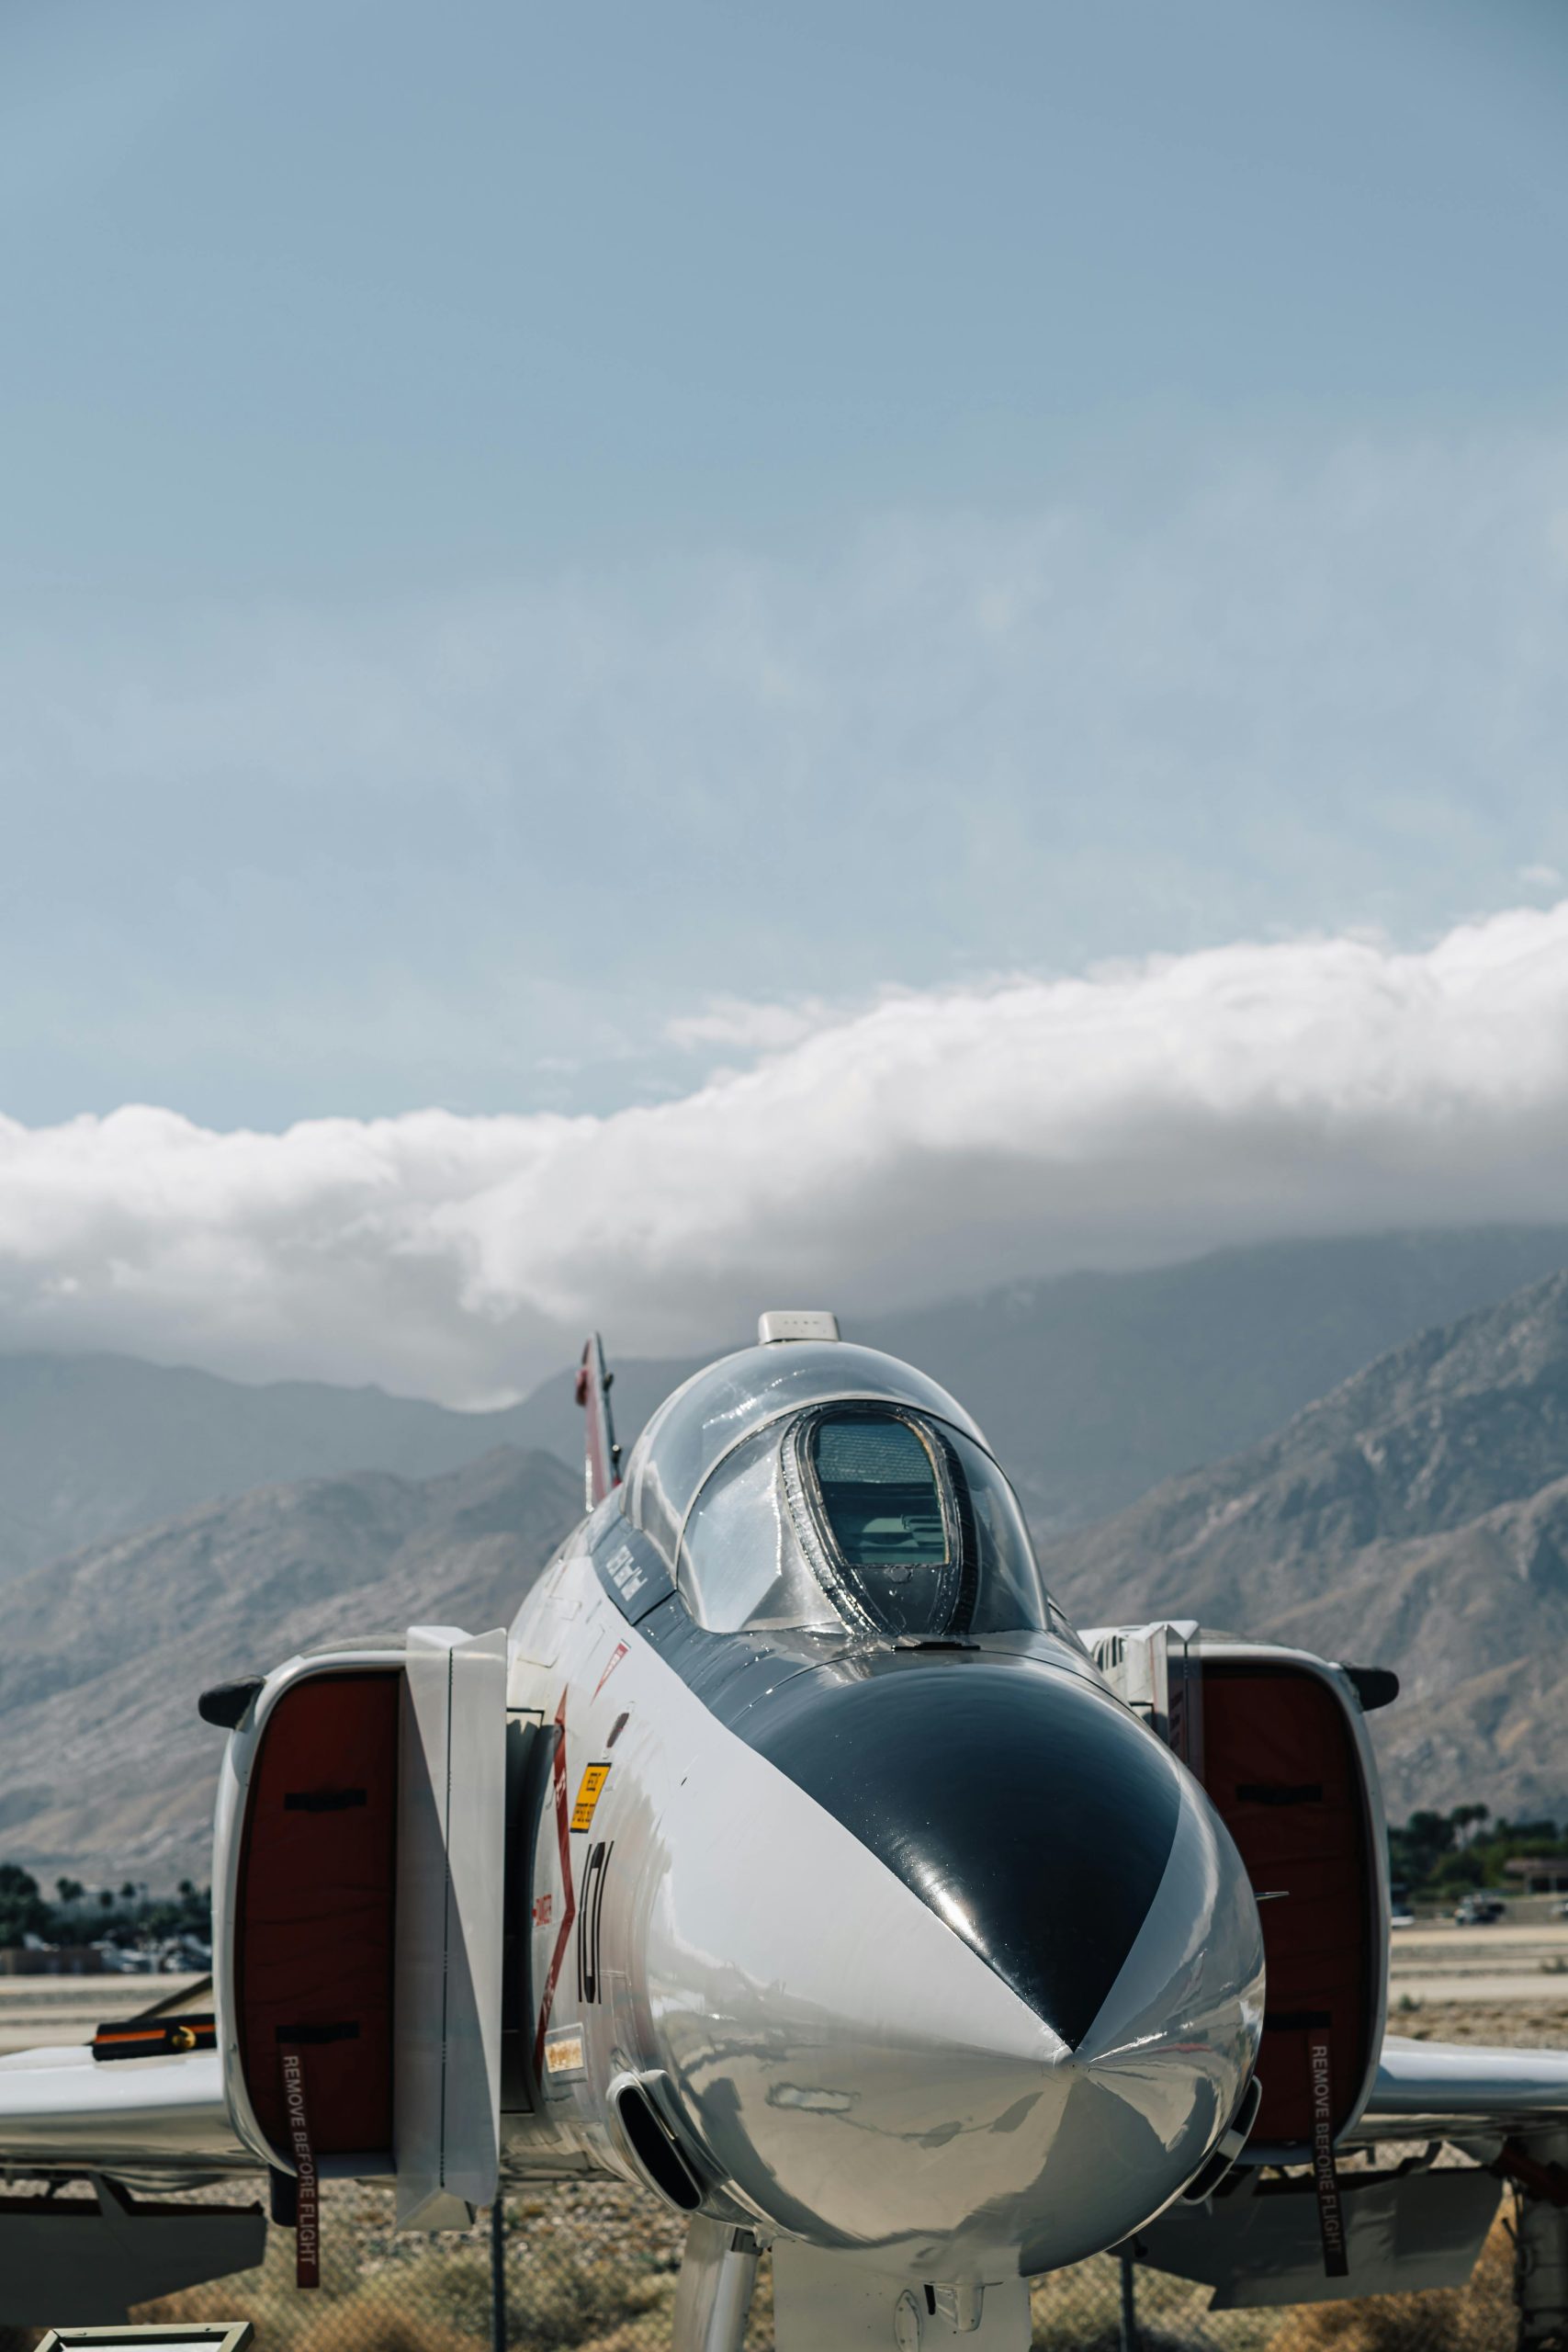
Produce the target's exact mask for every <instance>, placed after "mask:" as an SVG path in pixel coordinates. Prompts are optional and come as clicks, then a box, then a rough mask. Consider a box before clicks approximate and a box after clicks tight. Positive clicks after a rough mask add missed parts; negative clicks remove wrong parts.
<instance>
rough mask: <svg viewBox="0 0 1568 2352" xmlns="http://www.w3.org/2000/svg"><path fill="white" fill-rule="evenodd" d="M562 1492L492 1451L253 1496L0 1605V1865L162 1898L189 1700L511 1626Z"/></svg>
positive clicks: (204, 1738) (191, 1718)
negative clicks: (407, 1472) (381, 1648)
mask: <svg viewBox="0 0 1568 2352" xmlns="http://www.w3.org/2000/svg"><path fill="white" fill-rule="evenodd" d="M581 1510H582V1486H581V1479H579V1478H577V1477H575V1476H573V1475H572V1473H571V1472H570V1470H568V1469H567V1468H566V1466H565V1464H562V1463H559V1462H558V1461H556V1460H555V1458H554V1456H553V1455H550V1454H547V1453H521V1452H519V1451H518V1450H517V1449H515V1448H513V1447H502V1448H498V1449H497V1450H496V1451H494V1452H493V1453H488V1454H486V1455H484V1456H482V1457H481V1459H480V1460H479V1461H478V1462H471V1463H468V1464H464V1466H463V1467H462V1468H461V1469H459V1470H456V1471H448V1472H445V1473H443V1474H442V1475H441V1476H438V1477H434V1478H427V1479H423V1480H414V1479H407V1478H399V1477H394V1476H391V1475H390V1474H389V1472H387V1471H362V1472H359V1473H357V1474H355V1475H354V1476H348V1477H343V1478H314V1479H308V1480H306V1481H304V1482H302V1483H300V1484H299V1485H294V1486H287V1487H263V1488H261V1489H260V1490H259V1491H257V1492H255V1493H254V1494H249V1495H244V1496H242V1497H241V1498H239V1499H238V1500H237V1501H233V1502H221V1503H209V1504H207V1505H205V1506H204V1507H203V1508H202V1509H201V1510H196V1511H192V1512H190V1513H189V1514H188V1515H187V1516H186V1517H185V1518H183V1519H180V1520H176V1521H173V1522H171V1523H169V1524H166V1525H164V1526H160V1527H154V1528H149V1529H145V1530H143V1531H141V1532H140V1533H138V1534H135V1535H130V1536H124V1537H121V1538H119V1539H118V1541H116V1542H113V1543H109V1544H97V1545H95V1546H93V1547H92V1548H90V1549H89V1550H86V1551H85V1552H81V1553H78V1554H77V1555H75V1556H74V1557H73V1558H72V1559H69V1560H65V1561H60V1562H52V1563H51V1564H50V1565H49V1566H45V1567H42V1568H35V1569H34V1570H32V1571H31V1573H30V1574H28V1575H26V1576H22V1577H15V1578H13V1579H12V1581H11V1582H10V1583H9V1584H8V1585H6V1586H5V1587H3V1588H0V1852H3V1853H4V1854H5V1855H6V1856H7V1857H10V1858H13V1859H15V1858H25V1859H26V1860H28V1863H29V1864H30V1865H31V1866H32V1867H33V1868H35V1869H38V1870H39V1871H44V1872H46V1873H51V1872H52V1871H55V1870H57V1869H58V1870H61V1871H67V1870H68V1871H71V1872H72V1873H73V1875H76V1876H79V1877H86V1878H89V1879H91V1880H93V1881H94V1882H95V1883H96V1882H100V1881H102V1882H113V1883H116V1884H118V1882H119V1880H120V1879H121V1878H123V1877H126V1876H130V1877H131V1878H133V1879H137V1880H142V1879H145V1880H146V1881H147V1882H148V1883H151V1884H152V1885H154V1886H166V1885H172V1884H173V1883H175V1880H176V1879H178V1878H180V1877H181V1876H183V1875H185V1874H186V1873H187V1872H188V1873H189V1874H191V1875H192V1876H194V1877H197V1878H198V1879H203V1880H204V1879H205V1878H206V1877H207V1875H208V1872H209V1868H210V1838H211V1826H212V1803H213V1791H214V1786H215V1783H216V1779H217V1770H218V1759H219V1757H220V1753H221V1750H222V1741H223V1735H222V1733H221V1732H218V1731H214V1730H213V1729H212V1728H211V1726H210V1725H209V1724H204V1723H203V1722H202V1721H201V1720H200V1718H199V1717H198V1715H197V1711H196V1702H197V1697H198V1695H199V1694H200V1692H201V1691H204V1690H205V1689H207V1688H208V1687H209V1685H210V1684H212V1683H214V1682H220V1681H223V1680H225V1679H227V1678H229V1677H230V1676H232V1675H237V1674H243V1673H246V1672H251V1673H254V1672H265V1669H266V1668H268V1667H271V1666H275V1665H276V1664H277V1663H278V1661H279V1660H280V1659H282V1658H286V1657H289V1656H291V1655H292V1654H293V1653H294V1652H295V1651H297V1650H302V1649H310V1648H313V1647H315V1646H316V1645H319V1644H321V1643H325V1642H333V1641H342V1640H345V1639H348V1638H350V1637H354V1638H361V1637H363V1636H365V1635H367V1634H368V1635H374V1634H381V1633H400V1632H401V1631H402V1629H403V1628H404V1627H406V1626H408V1625H411V1624H433V1623H434V1624H443V1623H446V1624H452V1623H456V1624H459V1625H465V1626H467V1627H468V1629H469V1630H470V1631H471V1632H473V1633H482V1632H485V1631H487V1630H488V1629H489V1628H490V1627H491V1626H494V1625H504V1624H508V1623H510V1622H511V1620H512V1618H513V1615H514V1614H515V1612H516V1610H517V1607H518V1604H519V1602H520V1601H521V1600H522V1598H523V1596H524V1594H525V1592H526V1591H527V1589H528V1588H529V1586H530V1584H531V1583H532V1582H533V1580H534V1578H535V1577H536V1576H537V1574H538V1572H539V1570H540V1569H541V1568H542V1567H543V1566H544V1564H545V1562H546V1561H547V1559H548V1558H549V1556H550V1554H551V1553H552V1552H553V1551H554V1549H555V1547H556V1545H557V1544H558V1543H559V1541H560V1539H561V1537H562V1536H563V1535H564V1534H565V1533H566V1532H567V1531H568V1529H570V1527H571V1526H572V1525H573V1524H574V1523H575V1521H577V1519H578V1518H579V1517H580V1516H581Z"/></svg>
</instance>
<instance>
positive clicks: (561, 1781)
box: [534, 1691, 577, 2083]
mask: <svg viewBox="0 0 1568 2352" xmlns="http://www.w3.org/2000/svg"><path fill="white" fill-rule="evenodd" d="M556 1729H557V1730H558V1732H559V1734H560V1737H559V1738H558V1740H557V1742H556V1753H555V1761H554V1764H553V1765H552V1767H551V1771H550V1778H551V1781H552V1782H553V1784H554V1788H555V1798H556V1838H557V1840H558V1844H559V1846H560V1876H561V1885H562V1887H563V1889H564V1890H565V1894H566V1906H565V1908H564V1910H563V1911H562V1913H561V1920H560V1933H559V1934H558V1936H557V1938H556V1948H555V1951H554V1952H553V1953H552V1955H551V1958H550V1973H549V1974H548V1976H547V1977H546V1979H545V1997H544V1999H543V2000H542V2001H541V2002H540V2004H539V2030H538V2034H537V2036H536V2039H535V2042H534V2073H535V2075H536V2079H537V2080H538V2081H539V2082H540V2083H543V2081H544V2079H545V2028H546V2027H547V2025H548V2023H549V2021H550V2005H551V2003H552V2002H553V2001H554V1999H555V1997H556V1985H557V1984H558V1981H559V1977H560V1971H561V1962H562V1961H563V1960H564V1959H565V1958H566V1947H567V1942H568V1939H569V1938H570V1934H571V1926H572V1921H573V1920H574V1919H575V1918H576V1917H577V1890H576V1889H575V1887H574V1886H573V1885H572V1883H571V1817H570V1809H569V1807H568V1804H567V1801H566V1692H565V1691H562V1692H561V1694H560V1705H559V1706H558V1708H557V1709H556Z"/></svg>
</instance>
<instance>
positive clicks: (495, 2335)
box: [490, 2182, 506, 2352]
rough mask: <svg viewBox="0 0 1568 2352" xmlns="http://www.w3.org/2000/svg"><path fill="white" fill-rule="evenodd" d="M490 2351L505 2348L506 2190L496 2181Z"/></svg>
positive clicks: (491, 2267)
mask: <svg viewBox="0 0 1568 2352" xmlns="http://www.w3.org/2000/svg"><path fill="white" fill-rule="evenodd" d="M490 2341H491V2352H506V2193H505V2191H504V2189H502V2187H501V2185H500V2183H499V2182H498V2183H497V2185H496V2191H495V2202H494V2204H493V2205H492V2206H491V2209H490Z"/></svg>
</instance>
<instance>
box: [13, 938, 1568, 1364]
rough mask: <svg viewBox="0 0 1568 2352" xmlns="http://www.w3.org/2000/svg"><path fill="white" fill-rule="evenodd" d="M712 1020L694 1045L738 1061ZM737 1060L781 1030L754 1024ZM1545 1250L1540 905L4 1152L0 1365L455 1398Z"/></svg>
mask: <svg viewBox="0 0 1568 2352" xmlns="http://www.w3.org/2000/svg"><path fill="white" fill-rule="evenodd" d="M745 1027H746V1024H745V1023H744V1022H743V1021H742V1019H741V1017H740V1013H739V1009H738V1008H737V1007H735V1006H734V1005H732V1004H726V1005H724V1006H722V1007H721V1008H719V1009H718V1011H717V1012H716V1016H715V1029H714V1033H713V1034H714V1035H715V1038H716V1039H717V1038H719V1037H728V1036H732V1035H735V1034H736V1033H737V1031H738V1029H744V1028H745ZM750 1034H751V1035H755V1036H761V1037H763V1038H766V1037H768V1036H770V1035H789V1030H788V1025H787V1023H776V1024H770V1023H769V1022H768V1021H767V1020H766V1019H765V1018H761V1017H759V1019H758V1020H757V1021H756V1022H754V1023H752V1024H751V1027H750ZM1559 1216H1565V1217H1568V901H1565V902H1564V903H1562V904H1561V905H1559V906H1557V907H1555V908H1552V909H1551V910H1547V911H1544V912H1542V911H1536V910H1518V911H1515V912H1510V913H1506V914H1501V915H1497V916H1495V917H1493V918H1491V919H1489V920H1487V921H1485V922H1477V923H1474V924H1471V925H1467V926H1464V927H1462V928H1460V929H1457V930H1454V931H1452V932H1450V933H1449V934H1448V935H1447V936H1446V937H1444V938H1442V939H1441V940H1440V941H1439V942H1438V944H1436V945H1435V946H1433V947H1431V948H1430V949H1428V950H1427V951H1426V952H1423V953H1418V954H1409V953H1399V952H1395V951H1394V950H1393V949H1391V948H1389V947H1388V946H1386V945H1383V944H1379V943H1377V942H1375V941H1368V940H1361V939H1355V938H1322V939H1313V940H1307V941H1302V942H1297V943H1293V944H1262V945H1254V944H1240V945H1235V946H1229V947H1224V948H1220V949H1214V950H1212V951H1207V952H1203V953H1199V954H1193V955H1190V956H1175V957H1165V958H1158V959H1154V960H1150V961H1146V962H1143V963H1139V964H1136V965H1129V966H1126V967H1115V968H1100V969H1096V970H1093V971H1091V972H1089V973H1088V974H1086V975H1085V976H1083V977H1081V978H1072V979H1066V980H1039V979H1032V978H1020V979H1016V980H1010V981H1002V982H998V983H996V984H993V985H989V986H987V987H984V988H976V989H947V990H942V991H930V992H918V991H910V992H908V993H904V994H901V995H897V996H890V997H887V998H886V999H884V1000H883V1001H880V1002H879V1003H877V1004H875V1005H874V1007H873V1008H872V1009H870V1010H868V1011H863V1012H857V1013H852V1014H841V1015H839V1016H836V1017H835V1016H832V1015H828V1014H822V1013H820V1012H818V1015H817V1016H816V1025H814V1026H813V1027H812V1028H811V1029H810V1031H809V1033H808V1034H807V1035H804V1036H798V1037H796V1038H795V1041H794V1042H791V1043H787V1044H784V1045H783V1046H781V1047H780V1048H779V1049H778V1050H776V1051H773V1052H772V1053H771V1054H769V1055H768V1056H767V1057H766V1058H764V1059H762V1060H761V1062H759V1063H758V1064H757V1065H756V1066H755V1067H754V1068H752V1069H749V1070H746V1071H743V1072H739V1073H732V1072H726V1073H723V1074H721V1075H718V1076H716V1077H714V1078H713V1079H711V1080H709V1082H708V1083H706V1084H705V1085H704V1086H702V1087H700V1088H698V1089H697V1090H696V1091H693V1092H691V1093H689V1094H687V1095H685V1096H684V1097H683V1098H682V1099H681V1100H678V1101H673V1102H668V1103H660V1104H658V1105H655V1106H652V1107H637V1108H630V1109H624V1110H620V1111H617V1112H615V1113H613V1114H609V1115H606V1116H603V1117H593V1116H586V1115H582V1116H570V1117H569V1116H563V1115H555V1114H549V1115H536V1116H527V1117H518V1116H513V1117H479V1116H475V1117H465V1116H461V1115H457V1114H452V1113H448V1112H442V1111H420V1112H413V1113H410V1114H406V1115H403V1116H400V1117H396V1118H389V1119H382V1120H367V1121H357V1120H351V1119H321V1120H312V1121H310V1122H306V1123H303V1124H300V1125H296V1126H294V1127H292V1128H290V1129H288V1130H287V1131H286V1132H284V1133H282V1134H279V1135H266V1134H257V1133H252V1132H246V1131H238V1132H232V1133H217V1132H214V1131H212V1130H210V1129H206V1128H202V1127H199V1126H197V1125H194V1124H192V1123H191V1122H190V1121H188V1120H186V1119H185V1118H182V1117H180V1116H178V1115H176V1114H174V1113H172V1112H169V1111H164V1110H158V1109H151V1108H143V1107H127V1108H125V1109H122V1110H118V1111H116V1112H114V1113H113V1114H109V1115H108V1116H106V1117H80V1118H75V1119H72V1120H70V1121H67V1122H65V1123H63V1124H62V1125H54V1126H48V1127H39V1128H28V1127H26V1126H23V1125H18V1124H17V1123H15V1122H12V1121H0V1318H3V1319H0V1332H3V1334H4V1344H5V1345H6V1347H8V1348H11V1349H17V1348H21V1347H27V1346H44V1347H51V1348H71V1349H77V1348H85V1347H113V1348H118V1349H125V1350H129V1351H132V1352H144V1353H146V1354H149V1355H152V1356H154V1357H158V1358H161V1359H164V1360H171V1359H180V1360H185V1361H192V1362H197V1363H203V1364H206V1365H209V1366H210V1367H212V1368H213V1369H216V1370H220V1371H225V1372H230V1373H235V1374H241V1375H243V1376H252V1377H268V1376H276V1375H279V1374H310V1375H314V1376H320V1377H325V1378H330V1379H336V1380H350V1381H358V1380H378V1381H380V1382H382V1383H384V1384H385V1385H388V1386H389V1387H393V1388H400V1389H404V1390H410V1391H415V1392H420V1393H423V1394H427V1395H437V1396H441V1397H446V1398H448V1399H450V1400H453V1401H456V1402H477V1401H479V1400H481V1399H490V1398H493V1397H497V1396H502V1395H505V1394H509V1393H514V1392H516V1391H517V1390H519V1389H522V1388H525V1387H526V1386H527V1385H529V1384H530V1383H531V1381H532V1380H534V1379H535V1378H536V1377H538V1376H540V1375H542V1374H544V1373H545V1372H547V1371H548V1370H550V1369H551V1368H552V1367H553V1366H554V1365H555V1364H557V1363H560V1362H562V1361H564V1360H565V1359H566V1358H567V1357H568V1356H569V1354H570V1351H571V1350H572V1349H573V1347H574V1346H575V1343H576V1341H577V1340H578V1338H579V1336H580V1334H581V1330H582V1329H583V1328H584V1327H585V1326H586V1325H588V1324H589V1323H597V1324H599V1325H601V1326H602V1327H603V1328H604V1329H605V1331H606V1333H607V1335H608V1337H609V1339H610V1341H611V1343H612V1345H613V1346H614V1347H615V1348H616V1349H618V1350H621V1351H637V1352H663V1351H676V1350H681V1349H686V1348H691V1347H698V1346H702V1345H705V1344H709V1343H722V1342H726V1341H729V1340H736V1339H739V1338H742V1337H744V1336H745V1335H746V1334H747V1332H748V1331H749V1329H750V1323H751V1318H752V1317H753V1316H754V1314H755V1312H756V1310H757V1308H758V1307H759V1306H766V1305H769V1304H775V1305H777V1304H792V1303H794V1304H821V1303H827V1304H830V1305H834V1306H839V1307H840V1309H841V1310H845V1311H847V1312H848V1313H849V1314H850V1315H851V1316H853V1314H854V1312H855V1311H856V1310H857V1309H858V1310H860V1311H868V1310H871V1309H873V1308H876V1307H881V1306H888V1305H891V1304H894V1303H897V1302H906V1301H914V1300H917V1299H931V1298H935V1297H939V1296H941V1295H943V1294H948V1293H954V1292H958V1291H962V1290H965V1289H971V1288H975V1287H977V1286H980V1285H983V1284H987V1283H999V1282H1004V1281H1007V1280H1009V1279H1010V1278H1014V1277H1018V1276H1021V1275H1026V1274H1027V1275H1035V1274H1041V1273H1049V1272H1058V1271H1065V1270H1067V1269H1071V1268H1074V1267H1081V1266H1124V1265H1131V1264H1136V1263H1148V1262H1154V1261H1158V1260H1160V1259H1168V1258H1172V1257H1178V1256H1181V1255H1185V1254H1188V1253H1190V1252H1194V1251H1198V1250H1204V1249H1207V1248H1211V1247H1213V1246H1217V1245H1221V1244H1224V1243H1226V1242H1231V1241H1242V1240H1255V1239H1260V1238H1269V1237H1270V1236H1283V1235H1304V1234H1323V1233H1335V1232H1349V1231H1356V1230H1365V1229H1369V1228H1375V1227H1388V1226H1394V1225H1397V1226H1414V1225H1424V1224H1425V1225H1431V1224H1442V1223H1448V1222H1466V1221H1472V1220H1482V1219H1494V1218H1495V1219H1516V1218H1517V1219H1527V1218H1528V1219H1553V1218H1556V1217H1559Z"/></svg>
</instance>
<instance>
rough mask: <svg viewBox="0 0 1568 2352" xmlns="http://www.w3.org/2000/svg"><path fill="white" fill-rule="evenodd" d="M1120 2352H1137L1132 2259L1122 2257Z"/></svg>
mask: <svg viewBox="0 0 1568 2352" xmlns="http://www.w3.org/2000/svg"><path fill="white" fill-rule="evenodd" d="M1120 2334H1121V2342H1122V2352H1138V2305H1137V2300H1136V2297H1135V2294H1134V2286H1133V2257H1132V2256H1131V2255H1130V2254H1124V2255H1123V2256H1122V2324H1121V2330H1120Z"/></svg>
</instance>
